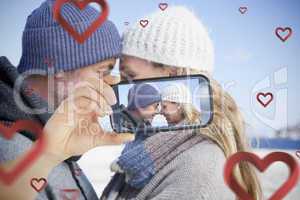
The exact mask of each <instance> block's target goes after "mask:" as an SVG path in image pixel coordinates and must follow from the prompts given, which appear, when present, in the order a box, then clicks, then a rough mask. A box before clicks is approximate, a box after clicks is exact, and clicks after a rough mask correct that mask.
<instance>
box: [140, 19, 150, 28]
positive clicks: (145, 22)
mask: <svg viewBox="0 0 300 200" xmlns="http://www.w3.org/2000/svg"><path fill="white" fill-rule="evenodd" d="M148 24H149V21H148V20H147V19H142V20H140V25H141V26H142V27H143V28H145V27H146V26H147V25H148Z"/></svg>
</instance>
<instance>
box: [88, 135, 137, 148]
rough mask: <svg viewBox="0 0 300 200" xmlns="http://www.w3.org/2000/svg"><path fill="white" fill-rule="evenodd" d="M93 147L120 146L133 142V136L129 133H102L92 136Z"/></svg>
mask: <svg viewBox="0 0 300 200" xmlns="http://www.w3.org/2000/svg"><path fill="white" fill-rule="evenodd" d="M93 139H94V141H93V145H94V147H97V146H103V145H120V144H124V143H126V142H130V141H133V140H134V135H133V134H130V133H122V134H118V133H115V132H111V133H104V134H102V135H98V136H94V138H93Z"/></svg>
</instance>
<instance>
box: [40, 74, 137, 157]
mask: <svg viewBox="0 0 300 200" xmlns="http://www.w3.org/2000/svg"><path fill="white" fill-rule="evenodd" d="M118 82H119V79H118V78H114V77H113V76H107V77H106V78H105V79H104V80H101V79H98V78H89V79H86V80H83V82H82V84H81V86H80V87H78V88H76V89H74V91H73V92H72V94H71V95H70V96H69V97H68V98H67V99H65V100H64V101H63V102H62V103H61V104H60V106H59V107H58V109H57V110H56V111H55V113H54V114H53V116H52V117H51V118H50V119H49V121H48V122H47V124H46V125H45V127H44V132H45V134H46V139H47V141H48V145H47V154H48V155H49V156H51V158H53V159H54V160H55V161H56V162H62V161H63V160H65V159H67V158H69V157H71V156H75V155H81V154H83V153H85V152H87V151H88V150H90V149H92V148H94V147H96V146H101V145H116V144H122V143H124V142H127V141H130V140H133V139H134V136H133V135H132V134H116V133H108V132H106V131H105V130H103V129H102V128H101V127H100V125H99V123H98V121H97V119H98V117H103V116H105V115H108V114H111V113H112V109H111V105H114V104H115V103H116V97H115V94H114V91H113V89H112V88H111V87H110V85H112V84H116V83H118ZM83 125H84V127H83Z"/></svg>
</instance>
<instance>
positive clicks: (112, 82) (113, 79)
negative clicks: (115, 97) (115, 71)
mask: <svg viewBox="0 0 300 200" xmlns="http://www.w3.org/2000/svg"><path fill="white" fill-rule="evenodd" d="M104 82H105V83H107V84H108V85H115V84H118V83H119V82H120V76H113V75H110V76H105V77H104Z"/></svg>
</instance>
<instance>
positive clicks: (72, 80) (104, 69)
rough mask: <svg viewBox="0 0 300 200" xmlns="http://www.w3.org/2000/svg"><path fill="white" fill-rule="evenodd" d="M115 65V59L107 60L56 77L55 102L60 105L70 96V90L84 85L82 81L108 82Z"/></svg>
mask: <svg viewBox="0 0 300 200" xmlns="http://www.w3.org/2000/svg"><path fill="white" fill-rule="evenodd" d="M115 64H116V59H108V60H105V61H102V62H99V63H96V64H94V65H90V66H87V67H84V68H80V69H77V70H74V71H71V72H63V73H60V74H57V75H56V79H57V80H56V81H55V83H56V90H57V92H56V95H57V98H56V99H57V101H58V103H60V102H61V101H62V100H64V99H65V98H67V97H68V96H69V95H70V92H71V90H72V89H74V88H76V87H79V86H81V85H82V84H84V81H83V80H84V79H85V80H87V79H94V80H98V79H102V80H104V81H105V80H108V79H110V78H112V77H111V70H112V69H113V68H114V65H115Z"/></svg>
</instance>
